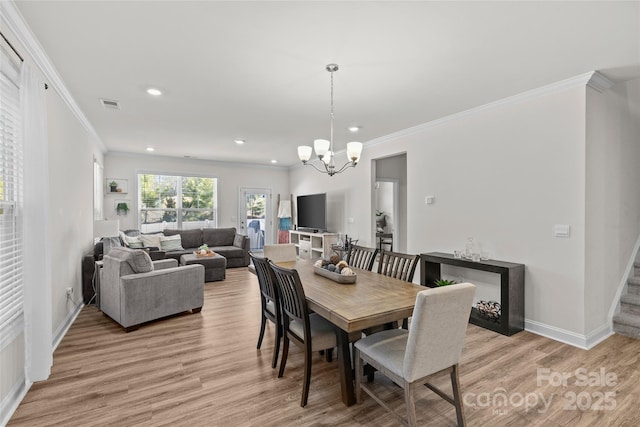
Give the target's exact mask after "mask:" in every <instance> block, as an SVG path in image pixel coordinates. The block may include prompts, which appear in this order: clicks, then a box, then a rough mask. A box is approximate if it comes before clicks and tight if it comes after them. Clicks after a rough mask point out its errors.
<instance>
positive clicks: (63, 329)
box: [51, 303, 84, 353]
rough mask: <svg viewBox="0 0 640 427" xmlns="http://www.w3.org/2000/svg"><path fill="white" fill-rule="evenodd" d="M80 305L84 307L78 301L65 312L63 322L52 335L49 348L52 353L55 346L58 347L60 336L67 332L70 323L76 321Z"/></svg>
mask: <svg viewBox="0 0 640 427" xmlns="http://www.w3.org/2000/svg"><path fill="white" fill-rule="evenodd" d="M82 307H84V303H80V304H78V305H76V308H75V309H74V310H73V311H70V312H69V313H68V314H67V317H66V319H64V322H62V324H61V325H60V326H59V327H58V329H57V330H56V332H55V334H54V336H53V346H52V350H51V352H52V353H53V352H54V351H56V348H58V345H59V344H60V341H62V338H64V336H65V335H66V334H67V331H68V330H69V328H70V327H71V325H73V322H75V321H76V318H77V317H78V315H79V314H80V311H81V310H82Z"/></svg>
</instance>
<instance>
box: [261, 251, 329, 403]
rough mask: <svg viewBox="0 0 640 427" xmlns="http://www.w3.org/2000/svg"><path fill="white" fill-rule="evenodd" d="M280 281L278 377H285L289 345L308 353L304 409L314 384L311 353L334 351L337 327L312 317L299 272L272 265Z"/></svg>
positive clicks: (305, 372)
mask: <svg viewBox="0 0 640 427" xmlns="http://www.w3.org/2000/svg"><path fill="white" fill-rule="evenodd" d="M269 265H270V266H271V268H272V270H273V273H274V275H275V277H276V283H277V287H278V292H279V293H278V295H279V297H280V303H281V306H282V324H283V325H284V327H283V338H284V344H283V346H282V359H281V360H280V371H279V372H278V377H282V376H283V374H284V368H285V366H286V364H287V356H288V354H289V341H293V342H294V344H296V345H297V346H299V347H302V348H303V349H304V360H305V362H304V381H303V383H302V397H301V399H300V406H302V407H304V406H306V404H307V399H308V397H309V384H310V383H311V353H312V352H314V351H320V350H328V349H332V348H333V347H335V346H336V345H337V341H336V330H335V329H334V326H333V325H332V324H331V323H330V322H329V321H327V320H325V319H324V318H322V317H321V316H319V315H318V314H315V313H309V307H308V306H307V300H306V298H305V294H304V289H303V288H302V283H301V282H300V276H299V275H298V272H297V271H296V270H295V269H287V268H282V267H278V266H277V265H275V264H273V262H270V263H269Z"/></svg>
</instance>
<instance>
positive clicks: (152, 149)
mask: <svg viewBox="0 0 640 427" xmlns="http://www.w3.org/2000/svg"><path fill="white" fill-rule="evenodd" d="M147 151H156V149H155V148H153V147H147Z"/></svg>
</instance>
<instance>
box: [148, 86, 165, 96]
mask: <svg viewBox="0 0 640 427" xmlns="http://www.w3.org/2000/svg"><path fill="white" fill-rule="evenodd" d="M147 93H148V94H149V95H153V96H160V95H162V91H161V90H160V89H156V88H154V87H150V88H149V89H147Z"/></svg>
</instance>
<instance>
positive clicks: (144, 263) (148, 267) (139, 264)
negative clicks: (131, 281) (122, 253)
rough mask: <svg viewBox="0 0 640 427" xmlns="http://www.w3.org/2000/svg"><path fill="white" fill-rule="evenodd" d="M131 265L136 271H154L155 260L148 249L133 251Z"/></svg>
mask: <svg viewBox="0 0 640 427" xmlns="http://www.w3.org/2000/svg"><path fill="white" fill-rule="evenodd" d="M128 262H129V265H130V266H131V268H132V269H133V271H135V272H136V273H147V272H149V271H153V261H151V257H150V256H149V254H148V253H147V252H146V251H140V250H138V251H131V258H129V260H128Z"/></svg>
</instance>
